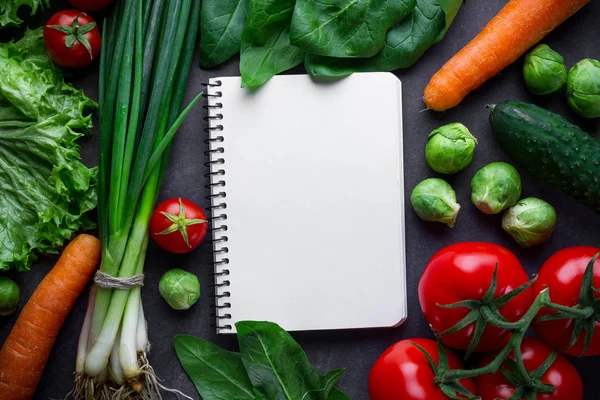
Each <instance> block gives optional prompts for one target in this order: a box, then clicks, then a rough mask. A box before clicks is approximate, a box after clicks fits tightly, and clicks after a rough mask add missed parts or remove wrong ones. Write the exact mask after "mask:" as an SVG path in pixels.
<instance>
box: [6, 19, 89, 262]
mask: <svg viewBox="0 0 600 400" xmlns="http://www.w3.org/2000/svg"><path fill="white" fill-rule="evenodd" d="M0 70H1V71H2V73H1V74H0V190H1V195H0V227H1V229H0V270H5V269H8V268H11V267H14V268H16V269H17V270H19V271H24V270H28V269H29V268H30V266H31V263H32V262H33V261H34V260H35V258H36V255H37V254H39V253H55V252H58V250H59V249H60V248H61V246H62V245H63V241H64V240H65V239H68V238H70V237H72V236H73V234H74V233H75V232H76V231H78V230H80V229H87V228H91V227H92V226H93V224H92V222H91V220H90V219H89V218H88V217H87V215H86V213H87V212H88V211H90V210H92V209H93V208H94V207H95V206H96V172H97V171H96V169H88V168H87V167H86V166H85V165H83V164H82V163H81V162H80V161H79V151H78V147H77V144H76V143H75V141H76V139H78V138H79V137H81V136H83V135H85V134H89V133H90V131H91V125H92V123H91V115H84V112H85V111H84V110H85V109H86V107H96V104H95V103H94V102H93V101H91V100H90V99H88V98H87V97H86V96H85V95H84V94H83V92H81V91H79V90H76V89H74V88H73V87H72V86H70V85H68V84H66V83H65V82H64V81H63V77H62V75H61V74H60V72H58V70H56V69H55V67H54V66H53V64H52V62H51V61H50V58H49V57H48V55H47V54H46V50H45V48H44V44H43V41H42V28H40V29H37V30H35V31H28V32H27V33H26V34H25V37H24V38H23V39H22V40H20V41H19V42H17V43H6V44H0Z"/></svg>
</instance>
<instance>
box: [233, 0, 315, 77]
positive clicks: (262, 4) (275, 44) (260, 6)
mask: <svg viewBox="0 0 600 400" xmlns="http://www.w3.org/2000/svg"><path fill="white" fill-rule="evenodd" d="M295 3H296V0H250V6H249V10H248V19H247V20H246V26H245V27H244V32H243V34H242V50H241V57H240V74H241V76H242V86H244V87H253V86H260V85H262V84H263V83H265V82H266V81H268V80H269V79H271V77H273V76H274V75H276V74H278V73H280V72H283V71H287V70H288V69H290V68H293V67H295V66H296V65H298V64H300V63H301V62H302V61H303V60H304V57H305V53H304V52H303V51H302V50H300V49H299V48H297V47H295V46H292V45H291V44H290V23H291V20H292V15H293V13H294V5H295Z"/></svg>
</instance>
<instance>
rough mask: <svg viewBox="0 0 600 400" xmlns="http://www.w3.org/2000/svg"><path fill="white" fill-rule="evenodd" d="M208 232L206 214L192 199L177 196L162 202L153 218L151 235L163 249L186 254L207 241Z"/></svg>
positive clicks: (151, 220)
mask: <svg viewBox="0 0 600 400" xmlns="http://www.w3.org/2000/svg"><path fill="white" fill-rule="evenodd" d="M207 231H208V220H207V219H206V214H204V211H202V209H201V208H200V207H198V206H197V205H196V204H194V203H192V202H191V201H189V200H186V199H182V198H174V199H169V200H166V201H164V202H163V203H161V204H159V205H158V207H156V209H155V210H154V213H153V214H152V218H151V219H150V234H151V235H152V238H153V239H154V241H155V242H156V243H157V244H158V245H159V246H160V247H162V248H163V249H165V250H167V251H169V252H171V253H174V254H185V253H189V252H190V251H192V250H194V249H196V248H197V247H198V246H200V244H201V243H202V242H203V241H204V238H205V237H206V232H207Z"/></svg>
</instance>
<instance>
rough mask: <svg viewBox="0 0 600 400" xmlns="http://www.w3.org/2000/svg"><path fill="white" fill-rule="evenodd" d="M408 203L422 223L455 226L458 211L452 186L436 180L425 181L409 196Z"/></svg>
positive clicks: (458, 206)
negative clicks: (439, 223)
mask: <svg viewBox="0 0 600 400" xmlns="http://www.w3.org/2000/svg"><path fill="white" fill-rule="evenodd" d="M410 203H411V204H412V206H413V209H414V210H415V212H416V213H417V215H418V216H419V217H420V218H421V219H423V220H424V221H430V222H441V223H444V224H446V225H448V226H449V227H450V228H452V227H454V224H456V217H457V216H458V212H459V211H460V205H459V204H458V203H457V202H456V193H455V192H454V189H452V186H450V184H448V182H446V181H445V180H443V179H437V178H430V179H425V180H424V181H423V182H421V183H419V184H418V185H417V186H416V187H415V188H414V189H413V192H412V194H411V195H410Z"/></svg>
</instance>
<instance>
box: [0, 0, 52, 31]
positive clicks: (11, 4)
mask: <svg viewBox="0 0 600 400" xmlns="http://www.w3.org/2000/svg"><path fill="white" fill-rule="evenodd" d="M49 5H50V1H49V0H0V28H3V27H5V26H18V25H21V23H23V20H22V19H20V18H19V16H18V15H17V13H18V12H19V9H20V8H21V6H25V8H27V7H28V8H30V10H31V11H30V13H29V15H33V14H35V13H36V12H37V10H38V8H39V7H40V6H41V7H47V6H49Z"/></svg>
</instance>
